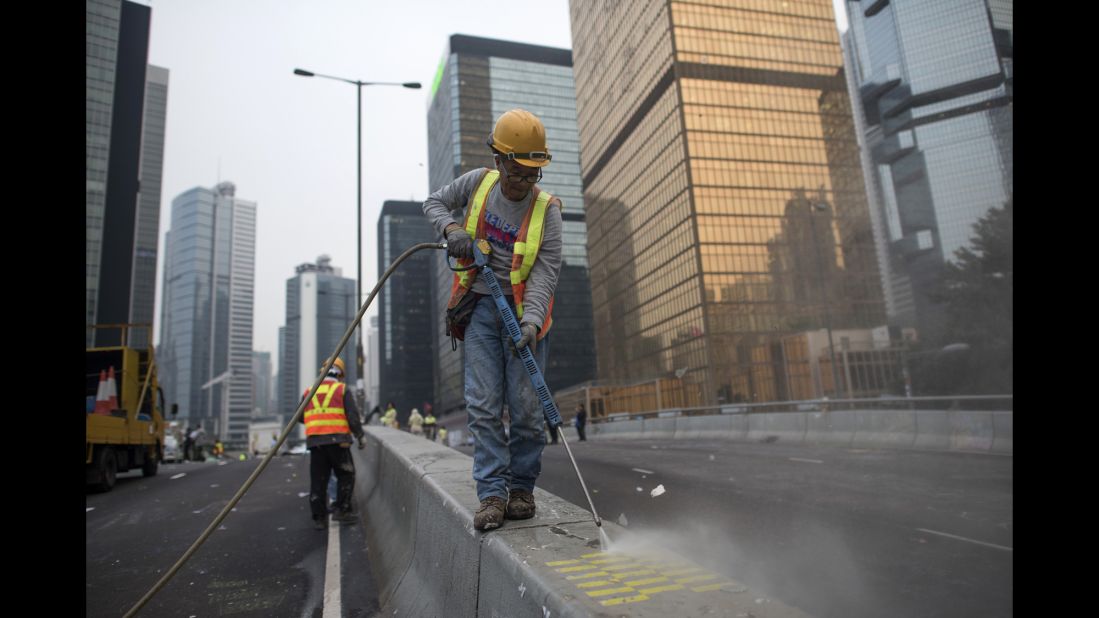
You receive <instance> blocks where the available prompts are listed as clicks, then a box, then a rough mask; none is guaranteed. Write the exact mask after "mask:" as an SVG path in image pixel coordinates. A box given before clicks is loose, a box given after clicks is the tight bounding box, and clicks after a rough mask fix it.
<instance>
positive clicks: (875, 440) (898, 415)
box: [851, 410, 916, 448]
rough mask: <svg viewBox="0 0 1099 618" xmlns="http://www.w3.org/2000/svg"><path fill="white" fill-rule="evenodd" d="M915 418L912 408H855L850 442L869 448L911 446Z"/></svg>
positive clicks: (913, 438) (914, 438) (913, 442)
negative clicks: (852, 433)
mask: <svg viewBox="0 0 1099 618" xmlns="http://www.w3.org/2000/svg"><path fill="white" fill-rule="evenodd" d="M915 443H916V419H915V412H913V411H912V410H855V437H854V439H853V440H852V442H851V444H852V445H853V446H856V447H871V448H912V446H913V445H914V444H915Z"/></svg>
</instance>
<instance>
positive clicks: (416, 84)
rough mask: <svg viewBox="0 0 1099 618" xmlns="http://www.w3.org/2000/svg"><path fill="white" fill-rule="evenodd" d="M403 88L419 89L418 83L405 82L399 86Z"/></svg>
mask: <svg viewBox="0 0 1099 618" xmlns="http://www.w3.org/2000/svg"><path fill="white" fill-rule="evenodd" d="M401 85H402V86H404V87H405V88H420V87H421V86H420V82H405V83H403V84H401Z"/></svg>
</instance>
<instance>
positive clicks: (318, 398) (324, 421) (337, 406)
mask: <svg viewBox="0 0 1099 618" xmlns="http://www.w3.org/2000/svg"><path fill="white" fill-rule="evenodd" d="M343 393H344V384H343V382H338V381H336V380H328V379H326V380H325V381H324V382H321V385H320V386H318V387H317V394H315V395H313V398H312V399H310V400H309V403H307V404H305V436H306V437H309V436H323V435H328V434H334V433H336V434H339V433H346V434H348V435H350V434H351V426H350V425H348V424H347V414H346V412H345V411H344V408H343ZM308 394H309V391H308V390H306V391H305V392H304V393H303V394H302V396H303V397H304V396H306V395H308Z"/></svg>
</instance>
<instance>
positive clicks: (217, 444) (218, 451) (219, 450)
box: [214, 440, 225, 459]
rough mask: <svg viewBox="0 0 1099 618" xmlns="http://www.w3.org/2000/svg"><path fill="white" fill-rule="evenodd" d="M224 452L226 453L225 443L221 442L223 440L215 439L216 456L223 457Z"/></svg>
mask: <svg viewBox="0 0 1099 618" xmlns="http://www.w3.org/2000/svg"><path fill="white" fill-rule="evenodd" d="M223 453H225V445H223V444H222V443H221V440H216V441H214V457H215V458H217V459H221V456H222V454H223Z"/></svg>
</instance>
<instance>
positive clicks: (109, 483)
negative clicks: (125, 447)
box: [93, 446, 118, 491]
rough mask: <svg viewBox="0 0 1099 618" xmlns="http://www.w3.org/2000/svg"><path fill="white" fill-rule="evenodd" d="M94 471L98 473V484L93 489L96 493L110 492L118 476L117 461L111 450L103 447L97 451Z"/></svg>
mask: <svg viewBox="0 0 1099 618" xmlns="http://www.w3.org/2000/svg"><path fill="white" fill-rule="evenodd" d="M95 469H96V471H97V472H98V473H99V482H98V483H95V484H94V485H93V487H94V488H95V489H96V490H97V491H110V490H111V488H112V487H114V482H115V479H116V478H117V476H118V460H117V459H116V458H115V454H114V449H113V448H111V447H109V446H104V447H101V448H100V449H99V452H98V453H96V454H95Z"/></svg>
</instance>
